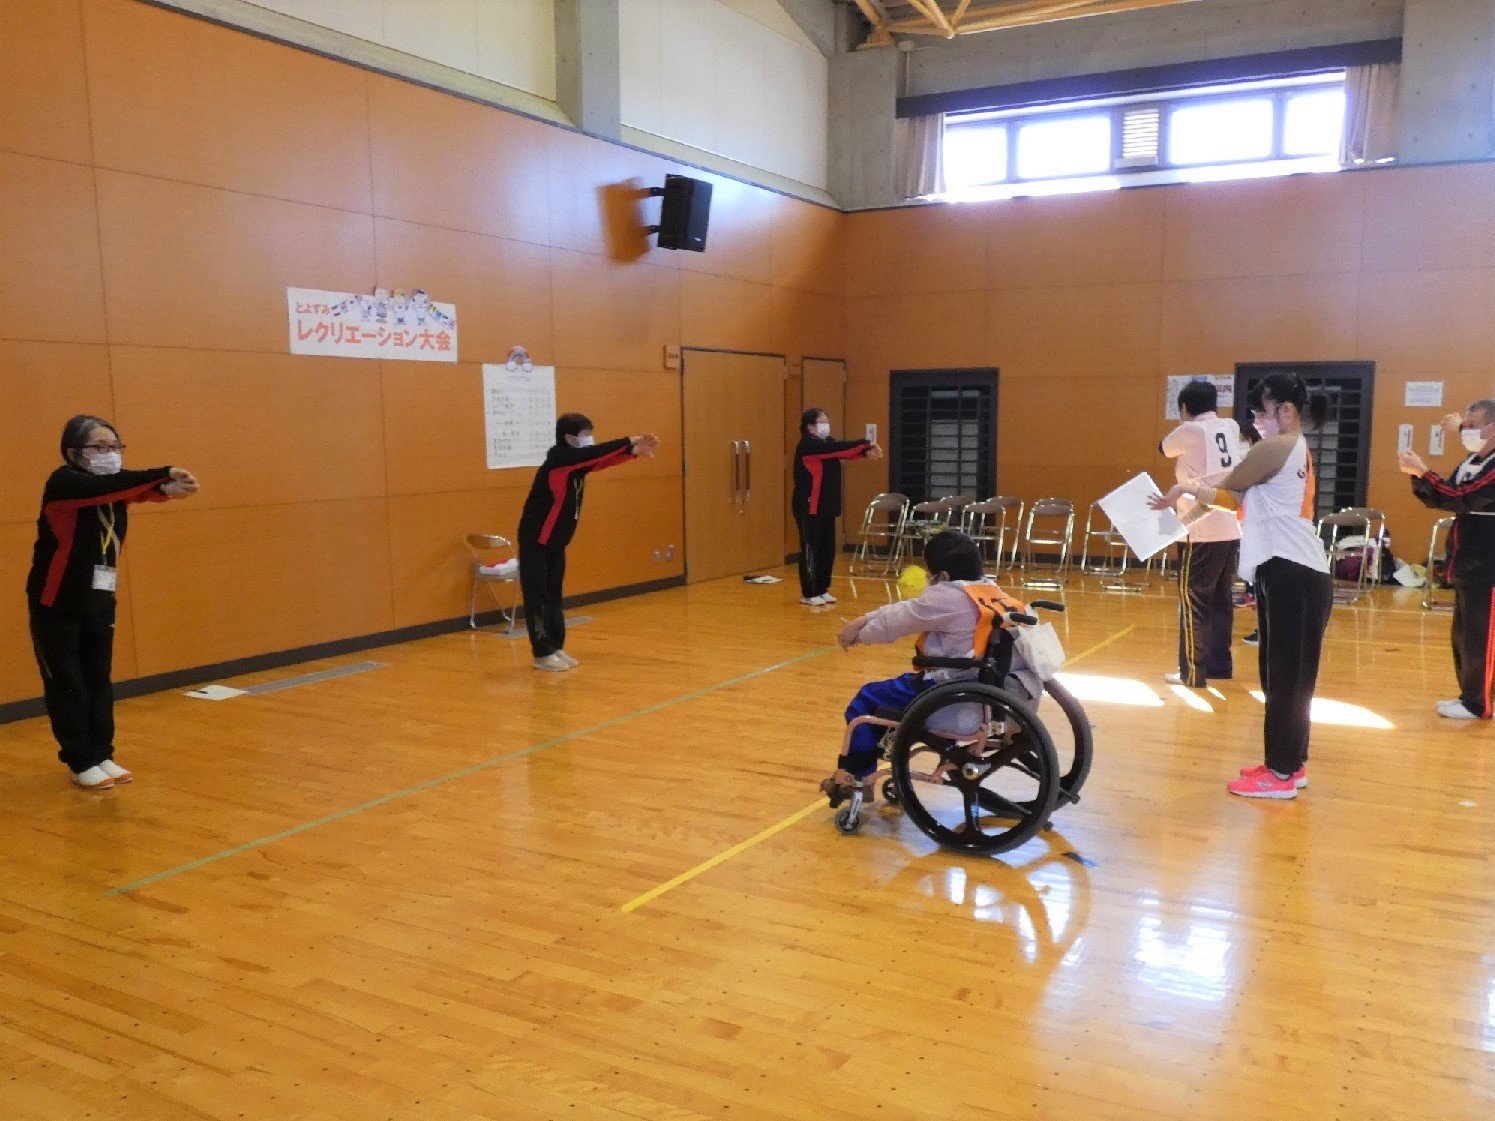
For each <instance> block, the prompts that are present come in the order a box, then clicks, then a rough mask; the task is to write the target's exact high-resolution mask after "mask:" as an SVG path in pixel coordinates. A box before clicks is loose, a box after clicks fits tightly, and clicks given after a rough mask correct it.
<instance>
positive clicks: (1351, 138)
mask: <svg viewBox="0 0 1495 1121" xmlns="http://www.w3.org/2000/svg"><path fill="white" fill-rule="evenodd" d="M1401 69H1402V67H1401V63H1399V62H1376V63H1372V64H1371V65H1369V66H1351V67H1350V68H1349V69H1348V70H1346V71H1345V79H1344V91H1345V99H1344V139H1343V140H1341V141H1340V146H1339V162H1340V163H1341V164H1343V165H1344V166H1345V167H1350V166H1353V165H1357V164H1370V163H1385V162H1386V161H1388V160H1393V159H1395V158H1396V143H1397V111H1396V99H1397V91H1398V89H1400V87H1401Z"/></svg>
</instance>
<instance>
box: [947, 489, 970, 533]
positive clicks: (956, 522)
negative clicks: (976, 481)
mask: <svg viewBox="0 0 1495 1121" xmlns="http://www.w3.org/2000/svg"><path fill="white" fill-rule="evenodd" d="M940 501H941V502H943V503H944V504H945V524H946V525H947V526H949V527H950V528H951V529H959V528H960V527H961V526H962V525H964V524H965V508H966V507H967V506H969V505H971V503H973V502H975V501H976V500H975V499H974V498H968V497H966V496H965V495H963V494H951V495H947V496H946V497H944V498H942V499H940Z"/></svg>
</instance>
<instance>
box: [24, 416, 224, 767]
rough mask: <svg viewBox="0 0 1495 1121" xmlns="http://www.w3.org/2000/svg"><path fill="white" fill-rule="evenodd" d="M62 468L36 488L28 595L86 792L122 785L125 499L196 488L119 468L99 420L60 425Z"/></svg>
mask: <svg viewBox="0 0 1495 1121" xmlns="http://www.w3.org/2000/svg"><path fill="white" fill-rule="evenodd" d="M61 450H62V458H63V466H61V467H59V468H58V469H57V470H56V471H53V472H52V474H51V477H50V478H48V479H47V483H46V487H45V488H44V489H43V491H42V509H41V516H40V517H39V518H38V519H37V523H36V545H35V547H34V549H33V550H32V559H31V574H30V576H29V577H28V578H27V581H26V601H27V606H28V608H29V616H30V623H31V643H32V647H33V649H34V650H35V652H36V663H37V666H38V667H39V668H40V670H41V675H42V689H43V693H44V696H45V700H46V705H47V716H48V717H49V718H50V720H51V722H52V734H53V736H55V737H56V739H57V743H58V746H59V748H60V750H59V751H58V752H57V757H58V758H59V759H60V760H62V762H63V763H64V764H66V765H67V768H68V770H70V771H72V773H73V782H75V783H76V784H77V785H79V786H81V787H83V788H84V789H85V790H107V789H109V788H110V787H112V786H115V785H117V784H119V783H125V782H129V781H130V779H131V777H132V776H131V775H130V772H129V771H127V770H125V769H124V768H123V767H121V766H119V765H118V764H117V763H115V762H114V685H113V682H112V680H111V677H112V668H113V658H114V608H115V602H114V592H115V585H116V582H117V580H118V568H119V554H120V550H121V549H122V548H124V543H125V531H126V529H127V528H128V526H129V505H130V503H132V502H165V501H166V500H167V499H170V498H186V497H187V496H188V495H191V494H195V493H197V480H196V479H195V478H193V476H192V473H191V472H190V471H186V470H184V469H182V468H180V467H155V468H150V469H148V470H145V471H126V470H124V469H123V468H122V466H121V459H122V453H123V451H124V446H123V445H122V444H121V443H120V442H119V433H118V432H117V431H116V430H115V428H114V426H113V425H112V424H110V423H109V422H108V421H106V420H101V419H100V418H98V417H96V416H75V417H73V418H72V419H71V420H70V421H68V422H67V426H66V427H65V428H63V430H62V448H61Z"/></svg>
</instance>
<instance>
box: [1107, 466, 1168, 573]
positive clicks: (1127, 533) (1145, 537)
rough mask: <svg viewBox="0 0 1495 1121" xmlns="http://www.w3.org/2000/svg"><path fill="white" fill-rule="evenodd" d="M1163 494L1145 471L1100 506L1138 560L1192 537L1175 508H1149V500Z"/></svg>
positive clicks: (1143, 559)
mask: <svg viewBox="0 0 1495 1121" xmlns="http://www.w3.org/2000/svg"><path fill="white" fill-rule="evenodd" d="M1161 493H1162V491H1160V490H1158V487H1157V484H1156V483H1154V482H1153V481H1152V476H1150V475H1148V474H1147V472H1146V471H1144V472H1142V474H1140V475H1138V476H1136V477H1135V478H1132V479H1128V480H1127V481H1126V482H1124V483H1122V484H1121V485H1120V486H1119V487H1117V488H1116V489H1115V490H1113V491H1112V492H1111V493H1110V494H1108V495H1106V496H1105V497H1104V498H1102V499H1101V500H1100V502H1099V503H1098V505H1099V506H1100V508H1101V509H1102V510H1103V511H1105V515H1106V517H1108V518H1110V519H1111V524H1112V525H1113V526H1115V527H1116V532H1117V533H1119V534H1121V536H1122V538H1123V539H1124V540H1125V541H1126V543H1127V546H1128V547H1129V548H1130V549H1131V550H1132V552H1134V553H1136V554H1137V559H1138V560H1142V561H1146V560H1150V559H1152V557H1154V556H1156V555H1157V554H1158V553H1160V552H1162V551H1163V550H1164V549H1166V548H1167V547H1168V546H1169V545H1172V544H1173V543H1174V542H1175V541H1181V540H1183V538H1185V537H1187V536H1188V533H1189V531H1188V530H1187V529H1186V528H1185V527H1184V523H1183V522H1181V521H1180V520H1179V517H1178V515H1177V514H1176V513H1174V512H1173V510H1172V509H1171V508H1167V509H1162V510H1154V509H1153V508H1152V507H1151V506H1149V505H1148V504H1147V500H1148V499H1149V498H1152V497H1154V496H1156V495H1158V494H1161Z"/></svg>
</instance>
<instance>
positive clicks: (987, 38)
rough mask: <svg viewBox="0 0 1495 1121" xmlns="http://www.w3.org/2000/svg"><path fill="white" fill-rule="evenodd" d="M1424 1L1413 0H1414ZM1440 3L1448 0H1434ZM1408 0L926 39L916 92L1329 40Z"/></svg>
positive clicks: (1242, 8) (1353, 38)
mask: <svg viewBox="0 0 1495 1121" xmlns="http://www.w3.org/2000/svg"><path fill="white" fill-rule="evenodd" d="M1417 2H1418V0H1406V3H1407V4H1408V6H1410V5H1411V4H1413V3H1417ZM1435 2H1439V0H1435ZM1402 8H1403V0H1312V2H1305V0H1210V2H1209V3H1205V4H1180V5H1178V6H1176V7H1168V8H1154V9H1149V10H1145V11H1139V12H1127V13H1122V14H1118V15H1105V16H1091V17H1087V18H1085V19H1071V20H1064V21H1061V22H1058V23H1048V24H1039V25H1037V26H1033V27H1021V28H1013V29H1011V30H1008V31H988V32H983V33H981V34H976V35H963V36H960V37H958V38H956V39H954V40H950V41H944V40H919V41H918V49H916V50H915V51H914V52H913V54H912V55H910V56H909V70H908V88H907V89H906V90H905V91H904V93H905V94H906V95H907V96H910V97H917V96H919V95H921V94H927V93H949V92H951V91H954V90H966V89H979V88H982V87H985V86H1005V85H1012V84H1015V83H1018V82H1032V81H1037V80H1039V79H1041V78H1068V77H1073V76H1075V75H1078V74H1101V73H1106V72H1107V71H1111V70H1133V69H1140V68H1142V67H1147V66H1164V65H1168V64H1170V63H1180V62H1199V61H1202V60H1207V59H1214V58H1233V57H1236V56H1239V55H1252V54H1266V53H1268V52H1273V51H1286V50H1295V49H1297V48H1301V47H1322V46H1329V45H1332V44H1337V43H1351V42H1359V41H1361V40H1372V39H1395V38H1397V37H1398V36H1399V35H1401V33H1402Z"/></svg>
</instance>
